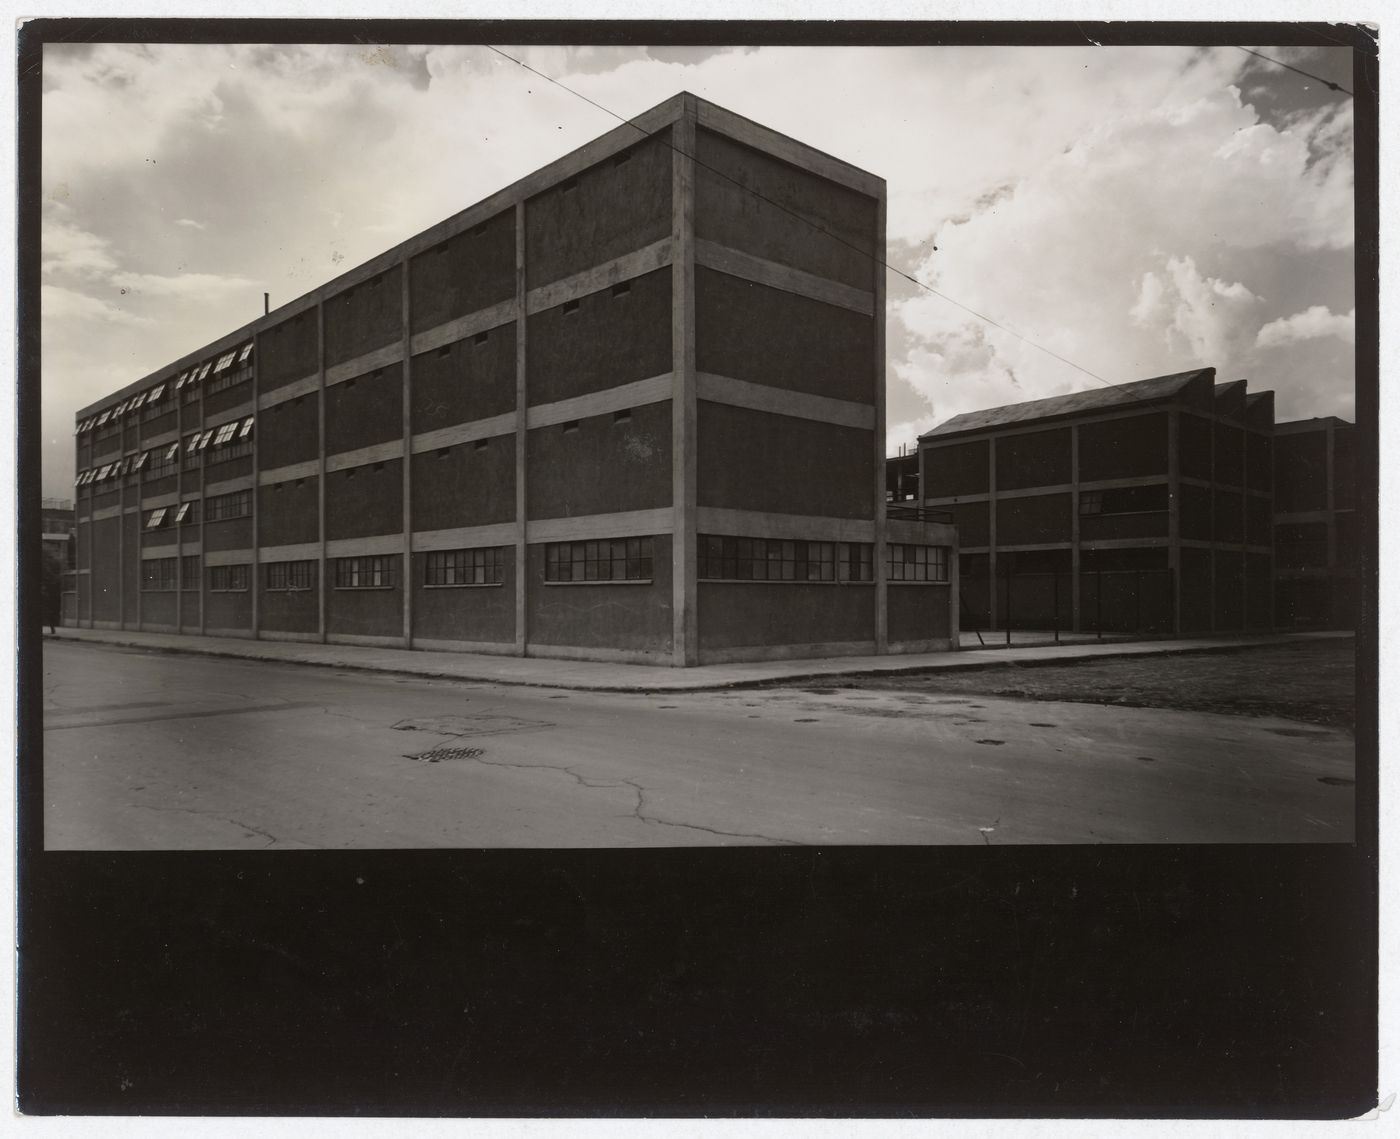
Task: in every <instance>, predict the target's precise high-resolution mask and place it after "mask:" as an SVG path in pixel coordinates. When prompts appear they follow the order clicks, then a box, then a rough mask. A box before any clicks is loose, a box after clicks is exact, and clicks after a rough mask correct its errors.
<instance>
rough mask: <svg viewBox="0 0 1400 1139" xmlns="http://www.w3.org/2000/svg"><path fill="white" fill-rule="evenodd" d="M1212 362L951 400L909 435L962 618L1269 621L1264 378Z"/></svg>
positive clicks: (1268, 441)
mask: <svg viewBox="0 0 1400 1139" xmlns="http://www.w3.org/2000/svg"><path fill="white" fill-rule="evenodd" d="M1214 379H1215V373H1214V370H1213V369H1210V368H1205V369H1201V370H1200V371H1196V372H1186V373H1181V374H1179V375H1173V376H1163V377H1159V378H1156V379H1152V380H1143V381H1140V382H1137V383H1129V384H1122V385H1117V386H1115V387H1113V388H1109V389H1100V390H1094V391H1088V392H1081V393H1078V394H1076V395H1069V396H1058V397H1055V398H1052V399H1044V400H1034V401H1031V402H1028V403H1023V404H1014V405H1010V406H1008V407H1002V408H993V409H990V410H988V411H979V412H970V413H968V414H965V415H960V416H956V417H955V418H953V419H951V420H949V421H948V422H947V423H944V424H941V425H940V426H938V427H936V428H934V429H933V430H932V431H930V432H928V433H926V434H925V435H924V436H922V437H921V438H920V440H919V460H920V474H919V483H920V487H921V495H922V502H923V505H924V506H925V507H926V508H930V507H932V508H938V509H942V510H947V511H950V512H951V513H952V515H953V518H954V520H955V522H956V525H957V527H958V531H959V538H960V547H961V554H960V562H961V582H962V596H963V605H964V625H966V626H968V627H975V628H987V629H1005V628H1007V627H1008V625H1010V626H1011V627H1013V628H1020V629H1029V628H1034V629H1051V628H1055V629H1060V630H1063V631H1073V632H1096V631H1101V632H1146V633H1161V634H1173V635H1181V634H1186V633H1197V632H1226V631H1241V630H1251V631H1263V630H1267V629H1269V628H1271V627H1272V624H1273V601H1272V579H1273V533H1272V516H1273V478H1274V461H1273V446H1274V439H1273V431H1274V425H1273V393H1272V392H1259V393H1253V394H1251V393H1249V392H1248V391H1247V389H1246V384H1245V381H1242V380H1241V381H1238V382H1234V383H1225V384H1216V383H1215V382H1214Z"/></svg>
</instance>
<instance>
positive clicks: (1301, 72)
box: [1235, 44, 1356, 99]
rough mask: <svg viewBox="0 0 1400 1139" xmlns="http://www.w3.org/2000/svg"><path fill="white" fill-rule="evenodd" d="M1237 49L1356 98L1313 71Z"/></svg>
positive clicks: (1249, 50) (1242, 48)
mask: <svg viewBox="0 0 1400 1139" xmlns="http://www.w3.org/2000/svg"><path fill="white" fill-rule="evenodd" d="M1235 47H1236V50H1238V51H1242V52H1245V53H1247V54H1248V55H1253V56H1257V57H1258V58H1259V59H1262V60H1264V61H1265V62H1266V63H1272V64H1274V65H1275V66H1276V67H1286V68H1287V69H1288V70H1289V71H1296V72H1297V73H1298V74H1299V75H1304V76H1306V77H1307V78H1309V79H1313V80H1316V81H1317V82H1318V83H1321V84H1322V85H1323V86H1324V87H1326V88H1327V89H1328V90H1330V91H1340V92H1341V93H1342V94H1343V95H1345V96H1347V98H1349V99H1354V98H1356V96H1355V95H1353V94H1352V93H1351V92H1350V91H1348V90H1347V89H1346V88H1345V87H1343V86H1341V84H1339V83H1332V82H1330V81H1329V80H1326V79H1323V78H1322V76H1320V75H1314V74H1313V73H1312V72H1311V71H1304V70H1303V69H1302V68H1301V67H1294V66H1293V65H1292V64H1291V63H1284V62H1283V61H1282V60H1278V59H1270V58H1269V57H1268V56H1267V55H1265V54H1263V52H1258V51H1255V50H1254V49H1253V48H1248V47H1240V46H1239V45H1238V44H1236V45H1235Z"/></svg>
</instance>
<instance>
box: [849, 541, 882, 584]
mask: <svg viewBox="0 0 1400 1139" xmlns="http://www.w3.org/2000/svg"><path fill="white" fill-rule="evenodd" d="M841 580H842V581H874V580H875V547H874V545H872V544H871V543H870V542H842V543H841Z"/></svg>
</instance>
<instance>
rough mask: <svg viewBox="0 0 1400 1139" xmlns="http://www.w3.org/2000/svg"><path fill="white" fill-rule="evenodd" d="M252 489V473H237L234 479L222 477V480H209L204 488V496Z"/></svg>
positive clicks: (208, 496) (210, 496)
mask: <svg viewBox="0 0 1400 1139" xmlns="http://www.w3.org/2000/svg"><path fill="white" fill-rule="evenodd" d="M252 489H253V476H252V475H250V474H249V475H239V476H238V477H237V478H234V479H224V480H223V481H222V482H211V483H209V484H208V485H207V486H205V488H204V496H205V497H206V498H213V497H215V496H216V495H220V494H233V493H235V492H236V491H240V490H252Z"/></svg>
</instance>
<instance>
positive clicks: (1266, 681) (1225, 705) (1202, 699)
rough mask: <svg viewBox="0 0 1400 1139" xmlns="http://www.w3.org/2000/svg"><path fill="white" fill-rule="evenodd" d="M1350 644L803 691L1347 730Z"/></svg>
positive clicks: (1351, 690) (1352, 684) (1118, 660)
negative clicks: (982, 699) (1063, 705)
mask: <svg viewBox="0 0 1400 1139" xmlns="http://www.w3.org/2000/svg"><path fill="white" fill-rule="evenodd" d="M1355 654H1356V643H1355V641H1354V640H1352V639H1350V638H1345V639H1343V638H1339V639H1336V640H1320V641H1305V642H1295V643H1293V644H1288V645H1269V646H1265V647H1259V648H1244V649H1237V650H1233V651H1228V652H1227V651H1214V652H1202V653H1173V654H1169V655H1164V656H1155V655H1154V656H1141V657H1115V658H1112V659H1109V660H1103V661H1072V662H1067V663H1064V664H1037V665H1034V666H1028V665H1019V664H1006V665H997V666H995V667H993V668H986V669H977V670H969V671H966V672H939V673H922V674H911V675H903V676H878V675H876V676H847V677H841V678H840V679H839V680H835V681H833V682H832V683H831V684H828V685H823V686H812V687H809V688H808V689H807V691H809V692H829V691H832V690H835V689H837V688H870V689H884V690H899V691H907V692H927V693H931V694H935V693H937V694H941V693H975V694H978V695H982V696H1005V697H1011V698H1015V699H1022V700H1061V701H1069V702H1073V703H1080V704H1106V705H1109V704H1118V705H1123V706H1125V707H1133V708H1175V709H1181V710H1185V711H1193V712H1223V713H1227V714H1230V715H1237V716H1281V717H1284V718H1285V719H1290V720H1300V721H1302V722H1304V723H1308V724H1322V725H1326V726H1327V727H1332V728H1343V729H1345V730H1347V731H1349V732H1350V731H1355V721H1356V661H1355Z"/></svg>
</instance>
